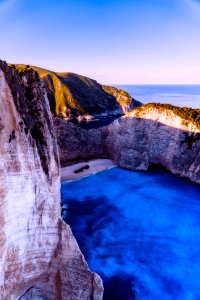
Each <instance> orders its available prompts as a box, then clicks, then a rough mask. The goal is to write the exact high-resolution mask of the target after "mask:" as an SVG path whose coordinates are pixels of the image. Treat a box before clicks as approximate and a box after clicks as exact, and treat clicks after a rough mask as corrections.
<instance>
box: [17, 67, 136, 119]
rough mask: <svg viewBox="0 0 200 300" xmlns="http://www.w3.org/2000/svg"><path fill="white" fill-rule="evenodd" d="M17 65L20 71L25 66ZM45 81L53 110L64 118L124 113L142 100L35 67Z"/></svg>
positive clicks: (86, 78)
mask: <svg viewBox="0 0 200 300" xmlns="http://www.w3.org/2000/svg"><path fill="white" fill-rule="evenodd" d="M12 66H13V67H14V66H16V67H17V69H18V70H19V71H21V70H24V69H26V68H27V67H26V66H25V65H12ZM31 68H33V69H34V70H36V71H37V72H38V74H39V75H40V77H41V78H42V80H43V81H44V82H45V85H46V89H47V94H48V98H49V102H50V106H51V110H52V113H53V114H54V115H56V116H58V117H60V118H63V119H67V118H71V119H73V118H75V117H82V118H85V119H90V118H95V117H100V116H107V115H122V114H124V113H126V112H128V111H129V110H131V109H133V108H134V107H137V106H140V105H141V103H140V102H138V101H136V100H134V99H133V98H132V97H131V96H130V95H129V94H128V93H127V92H125V91H123V90H120V89H117V88H115V87H110V86H105V85H101V84H99V83H98V82H96V81H95V80H92V79H90V78H88V77H85V76H81V75H78V74H74V73H57V72H52V71H49V70H45V69H42V68H38V67H35V66H31Z"/></svg>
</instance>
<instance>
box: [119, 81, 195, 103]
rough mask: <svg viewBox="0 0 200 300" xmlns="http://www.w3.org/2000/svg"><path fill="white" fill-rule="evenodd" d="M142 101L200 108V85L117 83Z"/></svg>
mask: <svg viewBox="0 0 200 300" xmlns="http://www.w3.org/2000/svg"><path fill="white" fill-rule="evenodd" d="M116 87H118V88H121V89H123V90H126V91H127V92H128V93H129V94H130V95H131V96H132V97H133V98H135V99H136V100H139V101H141V102H142V103H148V102H160V103H169V104H173V105H177V106H189V107H194V108H200V85H117V86H116Z"/></svg>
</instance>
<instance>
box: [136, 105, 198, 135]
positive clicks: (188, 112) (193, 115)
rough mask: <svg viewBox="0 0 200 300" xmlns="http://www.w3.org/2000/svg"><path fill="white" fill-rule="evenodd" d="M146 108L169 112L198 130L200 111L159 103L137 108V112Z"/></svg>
mask: <svg viewBox="0 0 200 300" xmlns="http://www.w3.org/2000/svg"><path fill="white" fill-rule="evenodd" d="M146 108H158V109H167V110H171V111H172V112H173V113H174V114H175V115H177V116H179V117H181V118H183V119H184V120H186V121H189V122H191V123H193V124H194V125H195V126H196V127H197V128H198V129H200V109H194V108H191V107H179V106H173V105H171V104H161V103H148V104H145V105H143V106H141V107H138V108H137V111H141V110H143V109H146Z"/></svg>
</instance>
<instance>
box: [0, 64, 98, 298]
mask: <svg viewBox="0 0 200 300" xmlns="http://www.w3.org/2000/svg"><path fill="white" fill-rule="evenodd" d="M0 143H1V147H0V267H1V271H0V299H1V300H15V299H21V300H25V299H26V300H28V299H32V300H33V299H34V300H39V299H46V300H55V299H57V300H59V299H60V300H61V299H62V300H63V299H67V300H70V299H71V300H75V299H76V300H78V299H79V300H84V299H85V300H89V299H97V300H100V299H102V293H103V288H102V282H101V279H100V278H99V276H98V275H97V274H95V273H92V272H91V271H90V270H89V269H88V266H87V264H86V262H85V260H84V258H83V256H82V254H81V252H80V250H79V247H78V245H77V243H76V241H75V239H74V237H73V234H72V232H71V230H70V228H69V226H68V225H66V224H65V223H64V222H63V221H62V220H61V218H60V217H59V216H60V175H59V157H58V150H57V144H56V139H55V134H54V128H53V123H52V119H51V114H50V108H49V104H48V99H47V96H46V93H45V90H44V85H43V83H42V82H41V80H40V79H39V77H38V75H37V73H36V72H35V71H33V70H27V71H26V72H21V73H16V72H15V70H14V69H10V68H9V67H8V66H7V64H6V63H5V62H2V61H0Z"/></svg>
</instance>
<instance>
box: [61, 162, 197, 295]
mask: <svg viewBox="0 0 200 300" xmlns="http://www.w3.org/2000/svg"><path fill="white" fill-rule="evenodd" d="M61 192H62V202H67V204H68V205H69V215H68V217H67V220H66V221H67V223H69V224H70V225H71V227H72V230H73V233H74V235H75V237H76V238H77V240H78V243H79V245H80V248H81V250H82V252H83V253H84V255H85V257H86V260H87V262H88V264H89V267H90V268H91V269H92V270H93V271H96V272H98V273H99V274H100V275H101V276H102V278H103V281H104V287H105V295H104V299H105V300H133V299H138V300H148V299H149V300H199V299H200V186H199V185H196V184H193V183H191V182H189V181H187V180H183V179H181V178H178V177H176V176H174V175H172V174H170V173H168V172H167V171H165V170H162V169H152V170H151V171H150V172H147V173H145V172H134V171H128V170H123V169H120V168H113V169H110V170H107V171H103V172H100V173H97V174H95V175H92V176H89V177H85V178H82V179H80V180H76V181H73V182H69V183H63V184H62V190H61Z"/></svg>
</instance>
